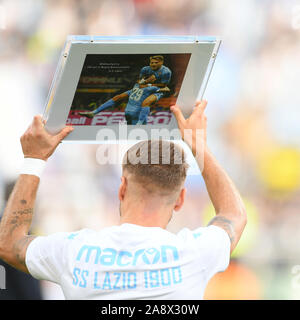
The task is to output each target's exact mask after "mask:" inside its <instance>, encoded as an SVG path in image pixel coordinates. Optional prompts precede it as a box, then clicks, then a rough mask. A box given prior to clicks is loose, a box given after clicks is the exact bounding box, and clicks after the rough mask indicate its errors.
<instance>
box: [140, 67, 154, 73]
mask: <svg viewBox="0 0 300 320" xmlns="http://www.w3.org/2000/svg"><path fill="white" fill-rule="evenodd" d="M150 70H152V69H151V68H150V66H144V67H143V68H142V69H141V72H146V71H150Z"/></svg>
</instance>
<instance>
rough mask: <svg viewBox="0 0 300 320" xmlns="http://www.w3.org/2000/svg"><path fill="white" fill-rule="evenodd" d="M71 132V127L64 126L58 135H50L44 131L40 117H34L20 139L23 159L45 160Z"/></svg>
mask: <svg viewBox="0 0 300 320" xmlns="http://www.w3.org/2000/svg"><path fill="white" fill-rule="evenodd" d="M72 131H73V128H72V127H71V126H66V127H64V128H63V129H62V130H61V131H60V132H59V133H58V134H56V135H51V134H50V133H48V132H47V131H46V130H45V128H44V122H43V120H42V117H41V116H35V117H34V118H33V122H32V124H31V125H30V126H29V128H28V129H27V130H26V131H25V133H24V134H23V135H22V137H21V139H20V141H21V145H22V150H23V154H24V158H36V159H42V160H47V159H48V158H49V157H50V156H51V155H52V153H53V152H54V151H55V149H56V147H57V146H58V144H59V143H60V142H61V141H62V140H63V139H64V138H65V137H66V136H67V135H68V134H69V133H70V132H72Z"/></svg>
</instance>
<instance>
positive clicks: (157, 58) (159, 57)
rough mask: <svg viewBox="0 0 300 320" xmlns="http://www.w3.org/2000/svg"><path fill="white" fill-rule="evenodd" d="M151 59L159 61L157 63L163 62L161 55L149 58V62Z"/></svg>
mask: <svg viewBox="0 0 300 320" xmlns="http://www.w3.org/2000/svg"><path fill="white" fill-rule="evenodd" d="M152 59H155V60H159V61H161V62H164V57H163V56H161V55H157V56H152V57H150V61H151V60H152Z"/></svg>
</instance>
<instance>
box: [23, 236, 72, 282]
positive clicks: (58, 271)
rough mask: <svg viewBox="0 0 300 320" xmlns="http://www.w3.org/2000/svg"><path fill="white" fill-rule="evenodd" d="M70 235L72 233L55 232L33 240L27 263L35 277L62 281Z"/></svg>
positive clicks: (28, 249)
mask: <svg viewBox="0 0 300 320" xmlns="http://www.w3.org/2000/svg"><path fill="white" fill-rule="evenodd" d="M68 236H70V233H65V232H64V233H55V234H52V235H49V236H43V237H37V238H35V239H34V240H33V241H31V243H30V244H29V246H28V248H27V251H26V257H25V263H26V266H27V269H28V271H29V273H30V274H31V275H32V276H33V277H34V278H36V279H39V280H48V281H52V282H55V283H58V284H59V283H60V277H61V275H62V274H63V272H64V270H65V265H66V252H65V251H66V246H67V243H68V242H69V241H68Z"/></svg>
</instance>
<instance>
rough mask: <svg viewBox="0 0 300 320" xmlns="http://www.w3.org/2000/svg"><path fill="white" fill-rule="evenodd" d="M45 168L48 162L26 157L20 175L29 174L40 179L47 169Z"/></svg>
mask: <svg viewBox="0 0 300 320" xmlns="http://www.w3.org/2000/svg"><path fill="white" fill-rule="evenodd" d="M45 166H46V160H43V159H38V158H28V157H25V158H24V161H23V165H22V167H21V170H20V174H29V175H34V176H37V177H39V178H40V177H41V175H42V173H43V171H44V169H45Z"/></svg>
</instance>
